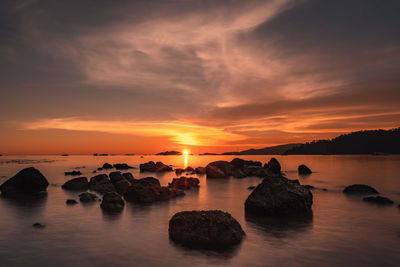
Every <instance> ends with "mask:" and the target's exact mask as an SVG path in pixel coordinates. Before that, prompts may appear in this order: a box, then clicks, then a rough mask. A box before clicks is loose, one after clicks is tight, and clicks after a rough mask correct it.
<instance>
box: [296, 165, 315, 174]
mask: <svg viewBox="0 0 400 267" xmlns="http://www.w3.org/2000/svg"><path fill="white" fill-rule="evenodd" d="M297 171H298V173H299V174H303V175H304V174H311V173H312V171H311V170H310V168H308V167H307V166H306V165H304V164H301V165H300V166H299V167H298V168H297Z"/></svg>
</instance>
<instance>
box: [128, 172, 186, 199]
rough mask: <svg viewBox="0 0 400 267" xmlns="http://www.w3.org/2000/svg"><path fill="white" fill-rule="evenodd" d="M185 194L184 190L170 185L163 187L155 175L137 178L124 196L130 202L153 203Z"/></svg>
mask: <svg viewBox="0 0 400 267" xmlns="http://www.w3.org/2000/svg"><path fill="white" fill-rule="evenodd" d="M181 195H184V193H183V191H181V190H178V189H173V188H169V187H161V186H160V182H159V181H158V180H157V179H155V178H153V177H146V178H142V179H138V180H135V183H134V184H132V185H131V186H130V187H128V188H127V190H126V192H125V194H124V198H125V200H126V201H129V202H136V203H141V204H145V203H152V202H155V201H160V200H167V199H171V198H174V197H177V196H181Z"/></svg>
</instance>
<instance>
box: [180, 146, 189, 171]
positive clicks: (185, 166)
mask: <svg viewBox="0 0 400 267" xmlns="http://www.w3.org/2000/svg"><path fill="white" fill-rule="evenodd" d="M189 153H190V151H189V150H187V149H184V150H183V151H182V154H183V155H184V164H183V168H184V169H186V168H187V167H188V156H189Z"/></svg>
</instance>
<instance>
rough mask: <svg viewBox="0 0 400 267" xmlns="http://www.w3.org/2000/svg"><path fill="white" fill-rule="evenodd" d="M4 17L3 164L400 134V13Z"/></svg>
mask: <svg viewBox="0 0 400 267" xmlns="http://www.w3.org/2000/svg"><path fill="white" fill-rule="evenodd" d="M356 2H357V1H356ZM3 5H5V6H6V8H2V9H0V10H1V11H0V18H1V19H0V25H2V26H0V31H1V32H3V33H4V34H2V35H1V37H0V48H1V49H0V71H1V74H2V78H1V79H0V129H1V131H0V154H60V153H69V154H91V153H117V154H121V153H136V154H146V153H158V152H160V151H165V150H182V149H184V148H189V149H191V151H192V152H194V153H204V152H226V151H240V150H244V149H248V148H262V147H266V146H272V145H279V144H286V143H298V142H305V141H311V140H315V139H320V138H331V137H335V136H337V135H339V134H342V133H346V132H350V131H355V130H361V129H377V128H383V129H390V128H393V127H398V126H399V125H400V111H399V108H398V107H399V106H400V90H399V86H400V78H399V77H400V73H399V72H400V48H399V47H400V33H399V32H398V29H399V28H400V19H399V16H398V15H397V14H396V12H394V11H393V10H396V9H395V8H394V7H393V6H392V5H396V2H392V1H388V2H385V3H384V4H379V5H380V6H379V8H377V4H376V3H375V2H374V1H372V0H366V1H364V2H363V12H360V7H359V6H358V4H357V3H349V2H346V5H344V4H343V3H341V1H331V2H330V3H326V2H325V3H321V2H320V1H314V0H305V1H291V0H270V1H257V0H254V1H201V2H199V1H184V2H182V1H174V0H168V1H162V2H161V3H160V2H157V1H137V2H136V1H127V2H124V1H122V2H117V3H114V4H112V5H110V4H107V3H98V4H96V7H95V8H93V6H92V5H93V4H92V3H90V2H87V1H82V2H80V3H72V2H69V1H66V2H65V3H58V4H52V3H51V2H46V1H26V2H24V3H23V4H21V3H19V2H18V3H17V2H15V1H9V0H6V1H5V2H4V3H3ZM60 18H61V19H60Z"/></svg>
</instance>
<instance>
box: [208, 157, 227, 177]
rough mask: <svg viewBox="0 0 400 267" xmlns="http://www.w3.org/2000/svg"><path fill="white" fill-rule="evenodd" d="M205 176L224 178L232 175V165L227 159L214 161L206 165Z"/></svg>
mask: <svg viewBox="0 0 400 267" xmlns="http://www.w3.org/2000/svg"><path fill="white" fill-rule="evenodd" d="M206 173H207V178H226V177H229V176H231V175H232V165H231V164H230V163H229V162H228V161H223V160H220V161H214V162H211V163H209V164H208V165H207V166H206Z"/></svg>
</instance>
